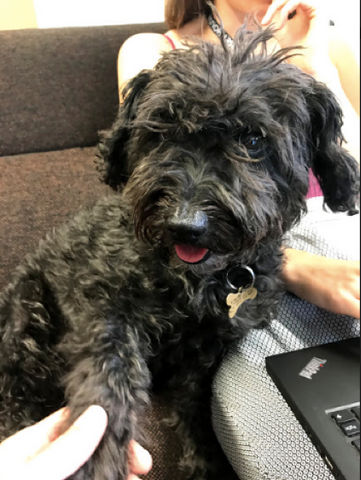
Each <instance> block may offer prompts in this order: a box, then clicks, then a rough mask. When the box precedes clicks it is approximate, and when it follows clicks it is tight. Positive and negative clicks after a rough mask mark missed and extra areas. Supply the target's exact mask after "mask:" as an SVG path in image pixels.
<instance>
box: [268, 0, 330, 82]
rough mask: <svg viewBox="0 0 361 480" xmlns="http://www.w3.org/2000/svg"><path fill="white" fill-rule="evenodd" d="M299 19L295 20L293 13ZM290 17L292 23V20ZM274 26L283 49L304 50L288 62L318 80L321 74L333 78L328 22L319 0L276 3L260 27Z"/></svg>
mask: <svg viewBox="0 0 361 480" xmlns="http://www.w3.org/2000/svg"><path fill="white" fill-rule="evenodd" d="M295 11H296V12H297V13H296V15H294V16H292V14H293V13H294V12H295ZM290 15H291V17H292V18H291V19H289V16H290ZM271 23H273V24H274V25H275V27H276V28H277V33H276V39H277V42H278V44H279V46H280V47H281V48H286V47H294V46H302V47H304V49H305V50H301V51H300V52H298V53H300V55H296V56H295V57H292V58H291V59H290V60H289V61H290V63H293V64H295V65H297V66H298V67H300V68H302V70H304V71H305V72H307V73H310V74H312V75H314V76H317V73H318V72H319V71H320V70H322V78H323V77H325V71H327V72H328V73H329V75H330V76H332V77H333V76H334V74H335V67H334V66H333V64H332V62H331V60H330V57H329V36H328V30H329V29H328V26H329V19H328V17H327V16H326V14H325V12H324V11H323V10H322V9H321V2H320V0H318V1H317V0H305V1H300V0H274V1H273V2H272V4H271V5H270V7H269V8H268V10H267V12H266V14H265V16H264V17H263V19H262V21H261V25H262V26H264V27H266V26H268V25H270V24H271Z"/></svg>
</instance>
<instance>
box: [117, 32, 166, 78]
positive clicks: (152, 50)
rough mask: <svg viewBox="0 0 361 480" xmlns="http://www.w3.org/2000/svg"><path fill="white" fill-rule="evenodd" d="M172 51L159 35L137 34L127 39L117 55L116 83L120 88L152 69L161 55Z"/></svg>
mask: <svg viewBox="0 0 361 480" xmlns="http://www.w3.org/2000/svg"><path fill="white" fill-rule="evenodd" d="M169 50H172V45H171V43H170V42H169V40H168V39H167V37H165V36H164V35H161V34H159V33H138V34H136V35H133V36H131V37H129V38H128V39H127V40H126V41H125V42H124V43H123V45H122V46H121V48H120V50H119V54H118V82H119V86H120V87H121V86H122V85H123V84H124V83H125V82H126V81H127V80H129V79H131V78H133V77H134V76H135V75H137V74H138V73H139V72H140V71H141V70H144V69H152V68H154V66H155V65H156V63H157V62H158V60H159V59H160V57H161V55H162V53H164V52H167V51H169Z"/></svg>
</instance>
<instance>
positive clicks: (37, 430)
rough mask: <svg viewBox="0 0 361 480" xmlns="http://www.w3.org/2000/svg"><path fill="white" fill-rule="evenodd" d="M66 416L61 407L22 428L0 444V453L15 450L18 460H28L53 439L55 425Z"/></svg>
mask: <svg viewBox="0 0 361 480" xmlns="http://www.w3.org/2000/svg"><path fill="white" fill-rule="evenodd" d="M66 416H67V410H66V409H65V408H62V409H61V410H58V411H56V412H55V413H53V414H52V415H50V416H49V417H46V418H45V419H44V420H42V421H41V422H39V423H36V424H35V425H32V426H31V427H27V428H24V429H23V430H21V431H20V432H18V433H16V434H15V435H13V436H11V437H9V438H8V439H6V440H4V442H2V443H1V445H0V451H1V454H2V455H4V456H6V455H7V452H9V455H12V454H13V453H14V452H15V451H16V455H17V458H18V461H19V462H25V463H26V462H28V461H30V460H31V459H32V458H33V457H34V456H35V455H36V454H38V453H39V452H40V451H42V450H43V449H44V448H46V447H47V446H48V445H49V444H50V443H51V442H52V441H53V440H54V432H55V429H56V426H57V425H58V424H59V423H60V422H61V421H63V420H64V419H65V418H66Z"/></svg>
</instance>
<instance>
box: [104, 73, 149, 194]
mask: <svg viewBox="0 0 361 480" xmlns="http://www.w3.org/2000/svg"><path fill="white" fill-rule="evenodd" d="M150 78H151V71H150V70H143V71H142V72H141V73H139V74H138V75H137V76H136V77H134V78H133V79H132V80H130V81H129V82H128V83H127V85H126V86H125V88H124V90H123V92H122V97H123V100H124V101H123V103H121V104H120V105H119V110H118V115H117V118H116V120H115V122H114V124H113V126H112V127H111V129H110V130H106V131H103V132H100V134H99V136H100V143H99V145H98V147H99V155H98V157H99V159H100V161H99V163H98V171H99V172H100V174H101V178H102V180H103V181H104V182H105V183H106V184H108V185H110V186H111V187H112V188H114V189H115V190H116V189H119V188H121V186H122V185H123V184H124V183H126V181H127V179H128V177H129V175H130V172H129V164H128V157H127V144H128V141H129V138H130V130H131V125H132V122H133V121H134V120H135V118H136V116H137V109H138V103H139V99H140V97H141V95H142V93H143V91H144V89H145V88H146V86H147V85H148V83H149V81H150Z"/></svg>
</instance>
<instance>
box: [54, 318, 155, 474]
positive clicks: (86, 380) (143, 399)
mask: <svg viewBox="0 0 361 480" xmlns="http://www.w3.org/2000/svg"><path fill="white" fill-rule="evenodd" d="M87 314H88V315H87V322H88V323H87V324H86V323H85V322H83V321H80V322H79V324H81V325H83V328H84V326H85V325H86V326H85V329H90V330H91V331H92V332H93V342H92V343H89V340H88V339H89V335H88V334H87V333H85V335H84V332H81V331H80V330H79V331H76V332H72V333H69V335H71V337H72V338H71V342H72V352H74V351H75V352H76V353H75V355H74V356H73V358H72V362H71V363H72V364H73V365H74V367H73V368H72V370H71V372H69V373H68V374H67V375H66V377H65V392H66V393H65V394H66V398H67V400H68V401H67V405H68V407H69V409H70V416H69V419H67V421H66V423H65V424H64V425H63V429H66V428H68V427H69V426H70V425H71V424H72V423H73V421H74V420H75V419H76V418H77V417H78V416H79V415H80V414H81V413H82V412H83V411H84V410H85V409H86V408H87V407H88V406H89V405H94V404H95V405H101V406H102V407H103V408H104V409H105V410H106V412H107V415H108V427H107V429H106V432H105V435H104V437H103V439H102V441H101V443H100V445H99V447H98V449H97V450H96V452H95V453H94V455H93V457H92V458H91V459H90V460H89V461H88V462H87V464H86V465H85V466H84V467H83V468H81V469H80V470H79V471H78V472H77V473H76V474H74V475H73V476H72V477H71V478H72V479H73V480H105V479H107V480H126V478H127V477H128V474H129V471H128V462H129V459H128V449H129V442H130V441H131V440H132V439H136V440H140V439H139V427H138V418H139V413H140V410H141V409H142V407H143V406H144V405H145V404H146V403H147V402H148V390H149V385H150V374H149V370H148V367H147V364H146V360H145V356H146V353H145V352H146V350H147V347H146V339H144V338H142V334H141V333H139V332H138V331H137V330H136V328H135V327H134V326H133V325H134V324H135V322H134V323H131V322H128V319H126V318H119V317H118V318H112V319H102V320H101V322H99V313H98V314H96V313H95V312H94V315H98V318H97V319H96V321H92V316H91V315H89V311H88V312H87ZM124 317H125V316H124ZM74 337H75V339H76V344H75V346H74ZM64 345H66V338H65V339H64ZM74 347H75V348H74Z"/></svg>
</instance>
